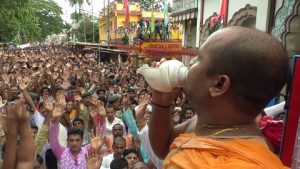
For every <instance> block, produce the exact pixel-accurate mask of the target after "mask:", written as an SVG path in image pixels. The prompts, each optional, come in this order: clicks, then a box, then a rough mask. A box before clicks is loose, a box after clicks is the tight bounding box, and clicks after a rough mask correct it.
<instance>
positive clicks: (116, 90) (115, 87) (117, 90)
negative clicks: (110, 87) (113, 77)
mask: <svg viewBox="0 0 300 169" xmlns="http://www.w3.org/2000/svg"><path fill="white" fill-rule="evenodd" d="M119 91H120V88H119V86H118V85H114V93H115V94H117V93H119Z"/></svg>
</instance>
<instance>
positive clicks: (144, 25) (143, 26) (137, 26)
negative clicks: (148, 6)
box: [116, 18, 181, 44]
mask: <svg viewBox="0 0 300 169" xmlns="http://www.w3.org/2000/svg"><path fill="white" fill-rule="evenodd" d="M116 34H117V35H121V36H122V38H121V39H122V43H123V44H128V43H129V41H133V40H135V41H144V40H160V41H167V40H170V39H172V36H173V34H178V37H177V39H176V38H175V39H176V40H178V39H180V37H179V36H180V35H179V34H181V30H180V25H179V24H177V23H172V22H169V23H168V24H167V25H165V24H164V20H163V19H162V20H158V19H157V20H155V22H154V30H152V32H151V23H150V21H146V20H145V19H143V18H141V19H140V20H139V21H138V22H137V23H131V26H130V28H124V27H120V28H118V29H117V30H116ZM130 34H133V35H134V36H133V35H130ZM130 37H131V38H132V39H130ZM173 38H174V37H173Z"/></svg>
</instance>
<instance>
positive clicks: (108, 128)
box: [105, 117, 126, 136]
mask: <svg viewBox="0 0 300 169" xmlns="http://www.w3.org/2000/svg"><path fill="white" fill-rule="evenodd" d="M105 124H106V129H105V133H106V135H107V136H112V128H113V126H114V125H115V124H121V125H122V126H123V135H126V130H125V125H124V123H123V121H122V120H121V119H119V118H116V117H115V118H114V120H113V122H112V123H110V122H109V121H108V120H107V117H106V123H105Z"/></svg>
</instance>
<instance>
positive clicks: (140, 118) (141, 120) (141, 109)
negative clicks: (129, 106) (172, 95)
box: [135, 95, 151, 125]
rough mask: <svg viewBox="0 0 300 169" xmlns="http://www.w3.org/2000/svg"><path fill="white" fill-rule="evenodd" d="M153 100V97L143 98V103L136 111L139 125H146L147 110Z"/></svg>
mask: <svg viewBox="0 0 300 169" xmlns="http://www.w3.org/2000/svg"><path fill="white" fill-rule="evenodd" d="M150 100H151V97H150V96H149V95H146V96H144V97H143V98H142V100H141V102H140V103H139V105H138V108H137V110H136V111H135V115H136V121H137V123H138V125H143V124H145V119H144V116H145V113H146V108H147V106H148V104H149V102H150Z"/></svg>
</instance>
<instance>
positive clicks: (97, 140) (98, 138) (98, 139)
mask: <svg viewBox="0 0 300 169" xmlns="http://www.w3.org/2000/svg"><path fill="white" fill-rule="evenodd" d="M101 133H102V132H101V131H100V128H98V127H96V131H95V132H94V130H93V129H92V130H91V132H90V140H91V145H90V146H91V148H93V149H95V150H100V149H101V147H102V145H103V143H104V141H103V135H102V134H101Z"/></svg>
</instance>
